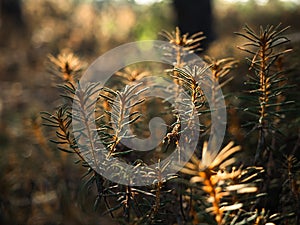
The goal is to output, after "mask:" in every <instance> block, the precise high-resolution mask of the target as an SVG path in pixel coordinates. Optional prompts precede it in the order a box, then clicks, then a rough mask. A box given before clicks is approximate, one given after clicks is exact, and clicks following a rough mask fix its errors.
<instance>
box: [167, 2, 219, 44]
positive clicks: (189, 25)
mask: <svg viewBox="0 0 300 225" xmlns="http://www.w3.org/2000/svg"><path fill="white" fill-rule="evenodd" d="M173 5H174V8H175V12H176V15H177V26H179V28H180V30H181V31H182V33H190V34H194V33H196V32H199V31H203V32H204V35H205V36H206V37H207V38H206V40H204V41H203V42H202V43H203V46H202V47H204V49H206V48H207V47H208V45H209V43H210V42H212V41H213V40H214V39H215V35H214V32H213V14H212V2H211V0H173Z"/></svg>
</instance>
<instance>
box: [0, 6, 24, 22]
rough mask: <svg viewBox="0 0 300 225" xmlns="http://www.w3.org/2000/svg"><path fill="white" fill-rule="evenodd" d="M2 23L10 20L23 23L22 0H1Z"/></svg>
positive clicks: (0, 14)
mask: <svg viewBox="0 0 300 225" xmlns="http://www.w3.org/2000/svg"><path fill="white" fill-rule="evenodd" d="M0 20H1V21H0V23H1V25H3V23H5V22H6V21H8V20H10V21H13V22H14V23H16V24H19V25H23V16H22V6H21V0H0Z"/></svg>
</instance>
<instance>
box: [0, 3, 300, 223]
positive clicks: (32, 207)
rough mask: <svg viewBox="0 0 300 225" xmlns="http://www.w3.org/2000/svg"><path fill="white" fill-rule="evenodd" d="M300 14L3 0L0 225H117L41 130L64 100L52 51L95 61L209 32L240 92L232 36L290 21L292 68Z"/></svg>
mask: <svg viewBox="0 0 300 225" xmlns="http://www.w3.org/2000/svg"><path fill="white" fill-rule="evenodd" d="M299 18H300V0H285V1H283V0H240V1H237V0H211V1H210V0H201V1H199V0H184V1H183V0H173V1H172V0H161V1H159V0H114V1H109V0H64V1H59V0H23V1H22V0H0V224H7V225H9V224H18V225H23V224H24V225H25V224H49V225H50V224H53V225H54V224H74V225H75V224H89V225H92V224H104V225H105V224H112V223H111V221H110V219H109V218H108V217H100V216H99V215H100V214H101V213H102V212H103V210H104V207H100V208H99V210H98V211H96V212H95V211H93V204H94V200H95V190H93V189H89V190H87V189H85V188H84V187H83V186H84V180H83V179H82V176H83V174H84V173H85V172H86V171H85V169H84V168H81V166H79V165H75V164H74V161H75V160H76V157H75V156H74V157H73V156H70V155H68V156H67V155H66V154H64V153H61V152H59V151H58V150H56V149H55V146H54V145H51V144H50V143H49V141H48V138H50V137H51V135H53V134H50V132H49V131H48V130H47V129H44V128H41V127H40V126H39V124H40V123H41V121H40V115H39V113H40V112H41V111H50V112H53V109H54V107H55V106H56V105H58V98H59V96H58V93H57V91H56V89H55V87H54V85H53V84H52V79H51V76H50V74H49V73H47V66H46V62H47V56H48V55H49V54H53V55H57V54H58V53H59V52H60V51H62V50H69V51H72V52H74V53H75V54H77V55H78V56H79V57H80V58H81V59H82V60H83V61H84V62H86V63H87V64H89V63H91V62H92V61H93V60H94V59H96V58H97V57H98V56H100V55H101V54H102V53H104V52H106V51H108V50H109V49H112V48H114V47H116V46H118V45H120V44H122V43H126V42H130V41H138V40H144V39H157V38H160V37H159V36H158V33H159V32H160V31H161V30H167V31H172V30H174V28H175V26H176V25H179V27H180V28H181V30H182V31H183V32H189V33H191V34H192V33H195V32H198V31H204V33H205V35H206V36H207V40H206V41H205V42H204V43H203V47H204V53H205V54H208V55H210V56H213V57H215V58H222V57H234V58H236V59H240V63H239V64H240V66H239V68H238V69H236V70H235V71H234V72H233V76H234V77H235V78H234V80H233V81H232V82H231V84H229V86H228V87H227V89H226V91H227V92H230V93H233V95H234V93H235V92H238V91H240V90H242V89H243V81H244V80H245V79H246V78H245V73H246V72H247V68H246V65H245V62H244V60H242V59H243V58H244V57H245V54H244V53H242V52H240V51H239V50H238V49H237V48H236V46H237V45H239V44H240V43H241V41H244V40H241V38H240V37H238V36H236V35H234V34H233V32H236V31H241V29H242V27H243V25H244V24H245V23H247V24H248V25H250V26H252V27H253V28H255V29H257V28H258V27H259V25H267V24H273V25H277V24H279V23H282V24H283V27H285V26H288V25H290V26H291V28H290V29H289V30H288V31H287V34H288V37H289V38H290V40H291V43H290V45H291V46H292V47H293V48H294V49H295V51H294V52H293V53H291V54H290V58H289V60H288V64H289V65H292V66H294V67H296V65H297V63H299V59H300V56H299V50H300V20H299ZM294 74H296V72H295V71H294ZM291 76H292V77H293V75H291ZM298 77H299V76H298ZM298 81H299V78H298ZM294 82H297V79H295V80H294ZM232 104H238V102H234V101H233V102H232ZM230 113H232V115H233V116H234V115H235V113H236V112H235V111H234V110H233V111H232V112H230ZM230 120H231V122H230V124H232V126H231V127H230V129H229V134H228V138H229V139H235V140H236V141H237V143H238V144H240V143H241V142H242V141H243V138H244V136H243V132H241V131H240V122H239V121H238V120H237V119H235V120H233V119H230ZM295 132H297V131H295Z"/></svg>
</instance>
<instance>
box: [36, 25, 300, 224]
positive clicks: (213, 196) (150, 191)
mask: <svg viewBox="0 0 300 225" xmlns="http://www.w3.org/2000/svg"><path fill="white" fill-rule="evenodd" d="M277 29H278V27H276V28H273V27H272V26H269V27H267V28H266V29H262V28H261V30H260V34H259V35H258V34H255V32H254V31H253V30H252V29H250V28H249V27H246V28H245V30H246V34H240V35H241V36H243V37H245V38H247V39H248V40H250V43H247V44H246V47H240V48H241V49H242V50H244V51H246V52H249V53H250V54H252V55H253V58H252V59H250V60H249V61H250V68H251V69H253V70H254V73H255V76H254V77H251V81H250V82H248V83H249V84H250V85H253V86H254V88H253V89H251V90H250V94H249V96H248V97H247V100H249V106H248V107H247V108H246V109H245V111H247V112H250V113H252V114H254V115H255V116H256V118H258V120H257V121H254V122H251V124H254V128H255V129H257V130H258V132H259V134H258V138H257V140H258V147H257V153H256V156H255V161H256V162H257V161H258V159H259V158H260V157H261V156H262V155H264V154H265V152H270V149H272V151H271V152H275V151H276V150H279V149H277V144H276V139H275V136H273V135H275V133H276V132H277V131H278V129H277V128H278V126H279V124H280V123H281V119H282V118H283V117H282V116H281V115H282V113H284V112H285V111H284V109H283V108H282V107H283V106H284V105H286V104H290V103H291V102H290V101H287V100H285V98H283V97H281V92H282V90H284V89H286V88H288V87H289V86H288V85H287V84H286V82H285V76H284V73H283V72H282V70H281V68H280V67H273V66H275V65H276V62H277V61H278V60H279V59H280V57H282V56H283V55H284V54H285V53H287V52H289V51H290V50H283V51H278V52H276V51H275V47H278V46H280V45H282V44H284V43H286V42H287V39H286V38H284V37H281V36H280V35H281V34H282V32H284V31H285V29H283V30H279V31H277ZM163 37H165V38H166V39H167V40H168V41H169V43H170V44H171V46H172V47H171V48H169V49H166V52H165V53H166V57H168V56H171V59H174V60H173V61H172V65H173V67H168V68H167V69H165V70H163V71H161V72H160V75H159V76H157V79H158V80H159V79H170V80H172V81H173V83H174V84H176V85H174V86H173V87H172V88H169V89H168V88H166V90H165V91H166V92H169V94H170V96H172V98H173V99H174V105H168V104H166V103H165V102H164V101H161V100H156V99H150V100H149V99H147V98H146V95H145V93H146V92H147V88H144V86H145V83H144V82H145V80H144V78H147V77H148V76H149V75H151V71H146V70H145V68H146V66H144V65H135V66H136V67H137V68H132V67H127V68H125V69H124V70H123V71H118V72H116V74H115V76H114V77H113V78H114V79H116V81H117V82H111V83H110V84H109V85H108V86H107V87H104V88H103V87H101V88H100V87H99V84H98V83H91V84H89V86H88V87H84V88H83V87H81V86H80V85H79V83H78V79H79V78H80V72H81V70H82V69H83V67H82V65H81V63H80V60H79V59H78V58H77V57H75V56H74V55H73V54H71V53H69V54H60V55H59V56H58V57H57V58H55V57H53V56H50V57H49V59H50V63H51V67H50V68H51V69H50V71H51V73H53V74H54V75H55V77H56V78H59V79H56V82H57V81H59V82H58V85H57V86H58V88H59V90H60V93H61V97H62V99H63V101H62V103H61V105H60V106H59V107H58V108H57V110H56V112H54V113H48V112H44V113H42V117H43V119H44V125H46V126H50V127H53V128H55V132H56V137H55V138H53V139H52V140H51V141H52V142H53V143H55V144H57V147H58V149H59V150H62V151H64V152H68V153H75V154H76V155H77V156H78V158H79V161H78V162H80V163H81V164H82V165H83V166H84V167H86V168H87V173H86V175H85V177H86V179H87V180H86V183H85V184H86V187H91V186H92V185H93V184H94V185H95V186H96V187H97V194H96V195H97V196H96V201H95V204H94V208H95V210H96V209H97V207H98V206H99V204H100V203H101V202H103V203H104V204H105V206H106V209H107V211H106V212H105V213H104V214H110V215H111V217H112V218H114V219H115V220H116V221H118V222H119V223H120V224H216V225H221V224H230V225H242V224H269V225H270V224H274V223H277V222H278V223H281V222H282V223H284V221H285V216H286V215H287V214H289V213H290V212H283V211H281V213H282V214H273V213H275V212H271V211H270V210H269V209H268V208H265V207H264V206H263V207H262V206H261V204H260V201H261V199H264V198H269V197H268V195H271V193H270V192H267V191H266V189H263V188H261V187H262V186H264V182H263V178H264V177H265V176H266V175H265V174H266V173H265V171H267V172H268V171H269V168H268V167H266V166H265V165H264V164H263V163H261V165H259V166H257V165H253V164H252V165H251V166H243V165H242V163H241V162H240V161H242V160H238V159H239V155H238V154H239V153H240V151H241V147H240V146H234V145H233V142H230V143H229V144H228V145H226V146H224V147H223V148H222V150H221V151H220V152H218V149H217V148H215V146H216V144H215V143H216V140H215V139H214V138H215V137H217V136H215V135H214V134H215V133H217V132H218V130H212V131H211V129H213V128H212V127H211V118H210V117H209V114H210V113H211V112H212V111H214V110H216V109H215V108H214V107H211V108H209V105H208V101H207V98H206V96H205V94H204V90H205V88H207V86H210V87H209V88H210V90H211V96H212V97H211V102H210V104H211V105H213V106H214V105H217V104H218V102H220V99H219V98H218V96H217V92H218V91H219V90H220V89H221V88H222V87H223V86H224V85H226V84H228V82H229V81H230V80H232V78H229V76H228V74H229V73H230V72H231V70H232V69H233V68H234V67H235V66H236V64H237V61H236V60H234V59H232V58H225V59H220V60H216V59H214V58H213V57H209V56H206V57H205V59H206V62H207V63H208V65H204V64H202V65H198V64H195V63H196V62H193V61H188V59H189V56H190V55H191V54H193V53H197V52H198V51H200V48H199V47H200V44H201V41H202V40H203V38H204V37H203V36H202V33H197V34H195V35H192V36H189V35H188V34H184V35H181V33H180V30H179V29H178V28H176V30H175V32H173V33H169V32H164V33H163ZM248 46H250V47H254V48H255V49H254V50H253V49H252V48H251V49H248V48H247V47H248ZM159 69H161V68H159ZM207 74H208V75H207ZM205 79H206V80H205ZM143 85H144V86H143ZM179 87H180V88H182V89H183V90H185V92H186V93H187V94H186V95H182V94H181V93H180V90H179ZM252 102H254V103H255V104H254V105H253V107H250V103H252ZM153 103H155V104H153ZM93 105H96V108H95V110H93V109H92V106H93ZM180 105H188V106H192V107H190V110H186V111H184V112H180V111H179V110H176V109H178V107H177V106H180ZM150 106H151V107H150ZM72 107H73V108H74V107H75V109H76V110H75V112H76V113H75V114H74V111H72ZM150 108H151V110H152V111H151V113H150V114H149V111H150ZM182 115H183V116H182ZM153 116H160V117H162V118H164V119H165V121H167V125H168V129H167V133H166V134H165V137H164V138H163V139H162V140H161V141H160V143H159V145H158V146H157V147H155V148H154V149H152V150H151V151H150V152H149V153H147V154H139V153H136V152H135V151H134V150H133V149H130V148H128V147H127V146H126V145H124V144H123V143H124V142H123V141H124V140H125V139H126V140H130V139H132V138H134V137H135V136H136V135H137V134H139V135H140V136H142V137H145V136H147V135H149V131H148V129H147V124H148V122H149V121H150V119H151V117H153ZM93 118H95V121H93ZM194 118H199V120H200V121H201V123H200V124H197V123H194V120H193V119H194ZM94 122H95V123H96V127H95V129H89V123H94ZM72 124H73V125H74V124H75V127H72ZM76 124H78V125H76ZM182 125H184V126H182ZM183 127H187V128H188V129H192V128H194V129H192V132H191V133H189V135H190V136H188V137H187V140H185V141H186V142H189V141H191V140H193V137H194V136H195V137H198V136H199V140H198V139H197V141H198V144H197V149H196V151H195V155H194V156H192V158H191V162H188V163H187V164H186V165H185V167H184V168H183V169H182V170H181V171H180V172H178V173H177V174H168V175H167V176H166V177H163V176H162V174H163V172H164V171H165V169H166V168H167V167H168V166H169V164H170V163H171V161H167V162H164V161H163V159H165V158H166V157H167V156H168V154H169V152H170V151H173V150H174V149H176V151H177V156H179V157H180V155H181V154H185V152H186V151H187V150H188V149H186V148H187V147H186V146H185V145H184V144H182V142H180V141H179V140H180V138H181V137H182V136H183V135H184V132H185V129H184V128H183ZM275 128H276V129H275ZM129 129H132V130H133V134H134V135H132V134H129V133H128V130H129ZM83 130H86V131H85V132H83ZM209 132H211V133H212V134H213V138H212V140H213V141H212V145H210V146H208V144H207V142H206V138H207V133H209ZM74 134H80V135H81V136H85V137H87V138H86V139H87V141H86V142H80V141H78V139H77V140H76V139H75V137H74ZM97 135H99V138H96V142H93V141H92V140H93V139H94V137H96V136H97ZM269 137H271V139H270V141H269V140H266V139H267V138H269ZM99 143H102V144H103V145H100V144H99ZM202 143H204V144H203V145H202ZM99 146H100V147H99ZM79 149H80V150H79ZM280 151H282V150H280ZM99 152H101V153H104V154H105V156H106V158H107V159H111V158H118V159H119V160H120V161H121V162H126V163H127V164H129V165H132V166H133V167H135V168H141V171H143V168H144V166H145V165H148V164H151V163H153V161H154V162H155V163H157V165H158V166H157V167H156V168H155V169H152V170H147V171H143V176H144V178H145V179H147V177H148V178H149V177H151V178H153V179H154V181H153V183H152V184H151V185H147V186H141V187H135V186H134V185H130V182H134V181H132V180H131V177H130V176H128V174H126V172H127V171H126V169H125V168H122V166H121V164H105V163H103V164H101V167H100V168H99V170H100V171H104V170H109V171H111V172H114V171H119V172H118V175H117V176H120V177H122V178H124V177H126V179H128V181H129V184H128V185H124V184H119V183H116V182H113V181H111V180H109V179H107V178H105V177H104V176H102V175H101V174H100V173H97V172H96V171H95V170H94V169H93V168H95V165H96V166H98V165H99V164H98V162H97V161H98V160H99V159H98V154H99ZM150 156H151V157H150ZM233 156H234V157H233ZM280 156H281V155H280ZM87 157H88V158H91V159H92V160H91V161H92V162H93V164H92V165H91V164H89V163H88V162H87V160H86V158H87ZM149 158H151V159H152V161H151V160H149ZM263 159H267V160H268V161H270V160H271V159H270V156H269V155H268V157H267V158H263ZM296 161H297V159H296V158H294V157H293V156H291V157H287V162H288V164H287V165H288V166H287V167H286V170H285V171H287V174H288V177H287V179H286V182H285V184H283V186H284V185H286V184H287V183H288V184H289V185H288V187H289V188H287V189H290V192H289V193H292V194H293V195H294V196H296V198H297V199H298V200H297V202H296V204H299V194H298V192H297V191H298V189H299V180H298V178H297V176H298V175H299V174H298V173H297V172H295V171H296V168H298V167H299V165H298V164H297V163H296ZM106 163H107V161H106ZM244 163H247V164H249V163H248V162H244ZM93 166H94V167H93ZM174 167H176V165H174ZM284 174H285V173H282V175H283V177H284ZM285 196H286V195H285ZM296 220H297V218H296ZM286 221H288V220H286ZM291 221H295V220H291Z"/></svg>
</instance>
